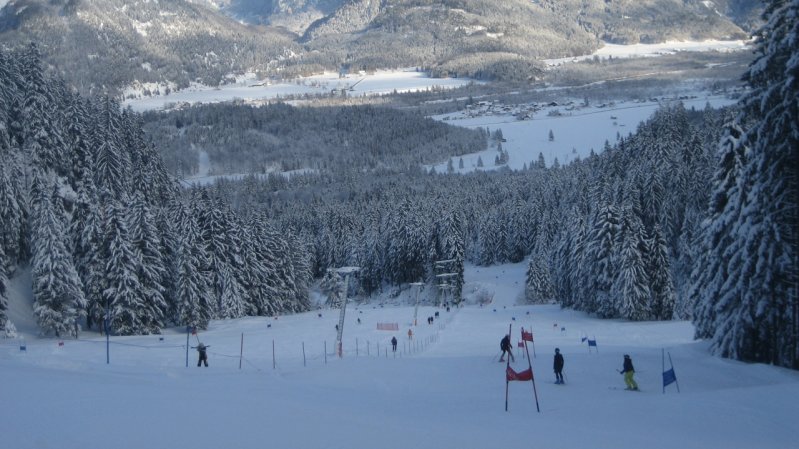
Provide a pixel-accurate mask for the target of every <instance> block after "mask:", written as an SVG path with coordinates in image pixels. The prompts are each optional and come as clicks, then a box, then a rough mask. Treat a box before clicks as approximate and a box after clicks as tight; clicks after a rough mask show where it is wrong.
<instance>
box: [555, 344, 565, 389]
mask: <svg viewBox="0 0 799 449" xmlns="http://www.w3.org/2000/svg"><path fill="white" fill-rule="evenodd" d="M553 368H554V369H555V383H556V384H562V383H564V382H563V355H561V353H560V348H555V363H554V365H553Z"/></svg>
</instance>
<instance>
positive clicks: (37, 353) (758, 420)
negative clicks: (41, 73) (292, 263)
mask: <svg viewBox="0 0 799 449" xmlns="http://www.w3.org/2000/svg"><path fill="white" fill-rule="evenodd" d="M524 266H525V264H517V265H504V266H498V267H492V268H475V267H469V268H468V269H467V273H466V280H467V284H468V286H471V288H476V287H478V286H479V287H481V288H482V289H484V290H491V291H493V293H494V303H492V304H490V305H488V306H483V307H480V306H478V305H475V304H469V305H466V306H465V307H463V308H460V309H451V311H450V312H447V311H446V310H445V309H440V308H439V309H436V308H433V307H431V306H430V305H424V306H423V307H421V308H420V310H419V316H420V317H427V316H429V315H433V314H434V313H435V312H436V311H438V312H439V314H440V319H439V320H437V321H435V323H434V324H433V325H427V324H426V323H424V321H422V323H424V324H420V325H419V326H416V327H414V328H413V329H414V340H413V345H414V346H413V349H411V346H410V345H409V344H408V340H407V337H406V336H405V332H406V331H407V328H408V327H410V324H411V320H412V315H413V307H411V306H410V305H409V302H408V301H409V298H410V297H411V296H410V292H406V293H405V295H403V296H401V297H400V298H395V299H394V300H389V299H388V298H384V300H383V301H382V302H383V303H384V305H383V306H382V307H381V306H380V303H381V301H380V300H375V301H373V302H371V303H368V304H362V305H360V306H356V305H354V304H350V306H349V307H348V309H347V311H348V313H347V321H346V325H345V329H344V343H345V351H346V353H345V357H344V358H342V359H338V358H336V357H335V356H334V355H333V351H332V342H333V341H334V339H335V329H334V324H335V323H336V322H337V321H338V310H337V309H333V310H330V309H322V310H320V311H313V312H308V313H305V314H300V315H295V316H281V317H279V318H277V319H274V318H245V319H240V320H232V321H224V322H214V323H212V325H211V327H210V329H209V330H208V331H207V332H204V333H201V334H200V335H199V336H197V337H195V336H192V337H191V339H190V344H191V345H196V344H197V341H200V340H201V341H203V342H204V343H205V344H208V345H210V346H211V347H210V349H209V351H210V352H209V359H210V367H209V368H197V367H195V366H194V364H195V362H196V353H195V352H194V351H193V350H192V351H191V352H190V353H189V366H188V367H185V364H186V352H185V347H184V346H183V345H185V343H186V335H185V334H184V333H181V332H180V330H179V329H178V330H174V331H171V332H168V333H167V334H165V335H164V340H163V341H159V339H158V337H157V336H148V337H125V338H122V337H113V338H112V344H111V351H110V364H106V358H105V357H106V353H105V340H104V339H103V338H101V337H100V336H97V335H96V334H95V335H91V334H87V335H84V336H83V337H82V338H83V340H81V341H70V340H66V341H65V342H64V345H63V346H58V345H57V340H52V339H44V340H38V339H35V338H33V337H30V336H29V337H28V338H26V341H25V344H26V347H27V351H26V352H20V351H19V347H18V346H19V345H18V342H17V341H0V366H2V369H0V384H2V385H5V386H14V388H4V390H3V403H4V407H3V409H2V410H3V411H2V412H0V432H2V434H3V435H4V444H6V445H8V447H14V448H19V449H28V448H41V447H59V448H65V449H71V448H79V447H86V445H87V444H91V443H92V442H102V441H114V445H115V447H118V448H122V449H125V448H141V447H152V448H167V447H192V448H199V449H201V448H218V447H236V448H243V449H247V448H262V447H264V446H269V447H293V448H319V447H325V448H353V447H383V448H390V449H391V448H406V447H414V448H478V449H479V448H496V447H506V446H510V447H531V446H533V447H548V448H575V447H591V448H614V449H625V448H640V447H648V448H672V447H680V448H687V449H691V448H697V449H699V448H715V447H723V448H730V449H738V448H741V449H743V448H752V447H770V448H780V449H787V448H791V447H794V444H795V441H796V439H797V437H799V430H798V429H797V428H796V426H795V425H794V422H793V421H794V419H795V416H797V413H798V412H799V406H797V404H796V402H795V401H794V400H793V398H795V397H796V395H797V394H798V393H799V375H798V374H797V373H796V372H794V371H789V370H784V369H779V368H774V367H769V366H764V365H749V364H743V363H738V362H733V361H728V360H721V359H717V358H714V357H710V356H708V355H707V351H706V345H705V344H704V343H701V342H699V343H696V342H692V341H691V339H692V333H693V331H692V327H691V325H690V324H689V323H685V322H668V323H646V322H644V323H628V322H619V321H604V320H596V319H593V318H590V317H587V316H585V315H584V314H581V313H574V312H569V311H562V310H560V309H559V308H558V307H557V306H524V305H517V304H516V297H517V296H518V295H519V293H520V287H518V285H520V284H522V279H523V273H524ZM478 270H479V271H478ZM517 283H518V284H517ZM423 297H424V296H423ZM319 313H321V314H322V316H321V317H319V316H318V314H319ZM528 313H529V314H528ZM356 318H361V323H360V324H358V323H357V321H356ZM514 318H515V319H514ZM377 322H397V323H398V324H399V326H400V330H399V331H398V332H396V333H394V332H387V331H377V330H376V323H377ZM555 323H557V326H553V324H555ZM509 324H513V334H514V337H515V338H518V335H519V334H518V329H519V327H520V326H526V327H528V328H532V330H533V332H534V335H535V352H536V357H535V358H533V360H532V364H533V368H534V371H535V375H536V390H537V396H538V401H539V405H540V409H541V412H540V413H538V412H537V411H536V406H535V401H534V395H533V390H532V385H531V384H530V383H527V382H514V383H511V384H510V385H509V393H510V395H509V403H508V412H505V398H504V394H505V381H504V370H505V364H504V363H497V362H496V361H493V360H492V358H493V359H494V360H495V357H496V355H497V353H498V352H499V347H498V346H499V345H498V344H499V338H500V337H501V335H502V334H503V333H505V332H506V331H507V329H508V325H509ZM561 327H565V328H566V330H565V331H561V330H560V328H561ZM582 333H585V334H587V335H588V336H591V337H595V338H596V339H597V342H598V348H599V351H598V352H591V353H589V352H588V348H587V346H585V344H584V343H581V342H580V336H581V334H582ZM242 335H243V354H244V360H243V363H242V369H241V370H240V369H239V353H240V350H241V348H242ZM392 335H397V337H398V339H399V345H398V347H399V353H398V354H397V356H396V357H394V356H393V354H392V353H391V352H390V351H389V352H388V357H386V353H385V349H386V348H387V345H388V341H389V340H390V338H391V336H392ZM356 339H357V341H358V346H357V348H358V354H357V355H356V354H355V351H356V343H355V341H356ZM367 341H368V343H367ZM273 342H274V345H275V348H276V351H275V354H276V355H275V360H276V363H275V364H276V368H275V369H273V366H272V345H273ZM325 342H327V348H328V356H327V363H325V358H324V355H323V352H324V343H325ZM367 344H368V347H369V355H367V354H366V347H367ZM378 344H379V345H380V356H379V357H377V356H376V350H377V345H378ZM303 347H304V349H305V359H304V358H303V352H302V350H303ZM554 347H559V348H560V349H561V351H562V352H563V353H564V355H565V358H566V366H565V370H564V372H565V374H566V379H567V384H566V385H564V386H559V385H554V384H553V383H552V374H551V368H550V366H551V363H552V358H551V354H552V352H553V349H554ZM661 348H666V349H667V350H668V351H669V353H670V354H671V356H672V359H673V361H674V366H675V371H676V374H677V379H678V382H679V387H680V391H681V392H680V393H677V388H676V386H675V385H670V386H669V387H668V390H667V393H666V394H665V395H664V394H663V393H662V388H661V384H660V373H661ZM530 349H531V354H532V348H530ZM515 353H516V356H517V358H516V362H515V363H514V364H513V367H514V368H515V369H516V370H517V371H518V370H522V369H525V368H526V367H527V360H526V359H523V358H522V357H521V356H520V354H519V352H518V350H515ZM624 353H629V354H631V355H632V357H633V361H634V364H635V368H636V371H637V373H636V378H637V380H638V383H639V385H640V386H641V388H642V392H640V393H631V392H626V391H620V390H618V389H620V388H622V387H623V382H622V379H621V376H620V375H619V374H618V373H617V372H616V370H617V369H619V368H621V361H622V357H621V356H622V354H624ZM303 360H305V363H304V362H303ZM666 363H667V364H668V361H667V362H666Z"/></svg>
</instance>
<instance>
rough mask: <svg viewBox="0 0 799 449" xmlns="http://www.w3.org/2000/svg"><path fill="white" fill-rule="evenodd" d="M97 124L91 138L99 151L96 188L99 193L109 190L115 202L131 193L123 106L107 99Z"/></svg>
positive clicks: (96, 163)
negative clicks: (129, 189)
mask: <svg viewBox="0 0 799 449" xmlns="http://www.w3.org/2000/svg"><path fill="white" fill-rule="evenodd" d="M94 120H95V124H94V126H93V134H92V137H91V138H92V140H91V142H92V145H93V146H94V149H95V154H94V160H95V169H94V184H95V185H96V186H97V188H98V189H108V190H109V191H110V192H111V194H112V195H113V197H114V198H121V196H122V194H123V193H125V192H128V185H127V184H128V179H130V178H129V176H128V174H129V173H130V160H129V156H128V154H127V153H125V152H124V151H123V148H125V143H124V142H123V141H122V123H121V118H120V113H119V104H118V103H117V102H116V101H114V100H112V99H111V98H108V97H106V98H105V100H104V101H103V102H102V103H101V104H100V107H99V108H98V111H97V114H96V117H95V119H94Z"/></svg>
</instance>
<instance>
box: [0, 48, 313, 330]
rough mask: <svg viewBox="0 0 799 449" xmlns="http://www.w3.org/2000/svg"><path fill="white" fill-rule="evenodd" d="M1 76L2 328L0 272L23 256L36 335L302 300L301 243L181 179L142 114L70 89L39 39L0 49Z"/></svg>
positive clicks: (304, 262)
mask: <svg viewBox="0 0 799 449" xmlns="http://www.w3.org/2000/svg"><path fill="white" fill-rule="evenodd" d="M0 79H1V80H2V84H0V216H2V222H0V329H5V330H6V332H7V333H9V334H12V333H13V331H14V326H13V323H10V322H9V321H8V316H7V310H8V300H9V298H8V297H7V282H8V279H9V277H11V276H14V275H16V274H17V273H18V272H19V271H20V270H24V269H26V268H27V267H29V268H30V271H31V274H32V280H33V285H32V290H33V300H34V304H33V309H34V314H35V317H36V319H37V321H38V324H39V326H40V330H41V332H42V334H44V335H57V336H62V337H63V336H66V335H70V334H74V332H75V331H76V330H77V329H78V327H79V326H83V325H86V326H88V327H89V328H101V327H102V325H103V323H104V321H107V324H108V326H109V330H110V331H111V332H114V333H117V334H142V333H158V332H160V330H161V329H162V328H164V327H166V326H171V325H181V326H183V325H190V326H198V327H201V328H202V327H205V326H206V325H207V324H208V321H209V320H210V319H212V318H231V317H238V316H244V315H274V314H278V313H285V312H296V311H301V310H307V309H308V307H309V300H308V285H309V283H310V280H311V279H310V271H309V265H308V252H307V251H306V249H305V246H304V245H303V244H302V242H300V241H298V240H297V238H296V237H295V236H293V235H291V234H289V233H278V232H277V231H276V230H275V229H274V228H273V227H272V226H271V225H270V224H269V223H268V222H267V221H266V220H264V219H262V218H260V217H257V216H254V215H251V216H250V217H249V218H248V219H247V220H244V219H243V218H241V217H239V216H238V215H237V214H235V213H232V212H231V211H230V207H229V205H227V204H225V203H224V202H220V201H216V200H212V199H211V198H210V197H209V196H208V195H207V193H205V192H203V191H202V190H197V191H190V192H184V191H181V190H179V189H178V188H177V185H176V182H175V181H174V178H173V177H172V176H170V175H169V174H168V172H167V171H166V169H165V168H164V166H163V164H162V163H161V159H160V157H159V156H158V154H157V152H156V151H155V149H154V147H153V146H152V145H151V144H149V143H148V142H147V140H146V139H145V137H144V133H143V132H142V130H141V121H140V117H139V116H137V115H135V114H132V113H129V112H127V111H121V110H120V107H119V104H118V103H116V102H115V101H113V100H111V99H109V98H108V97H104V98H99V97H95V98H91V99H84V98H83V97H81V96H79V95H77V94H74V93H72V92H71V91H70V90H69V89H67V88H66V87H65V86H64V83H63V81H62V80H61V79H59V78H56V77H50V76H48V75H47V74H46V73H45V71H44V70H43V68H42V64H41V56H40V53H39V50H38V47H37V46H36V45H30V46H29V47H28V48H26V49H25V50H22V51H15V52H8V51H2V52H0ZM14 300H23V298H14Z"/></svg>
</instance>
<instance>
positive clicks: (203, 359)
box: [197, 343, 210, 368]
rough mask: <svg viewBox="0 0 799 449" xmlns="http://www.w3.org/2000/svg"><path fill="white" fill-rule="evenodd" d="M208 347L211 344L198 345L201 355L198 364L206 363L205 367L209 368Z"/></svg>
mask: <svg viewBox="0 0 799 449" xmlns="http://www.w3.org/2000/svg"><path fill="white" fill-rule="evenodd" d="M208 348H210V346H205V345H204V344H202V343H199V344H198V345H197V352H198V353H199V355H200V358H199V359H198V360H197V366H200V365H201V364H203V363H205V367H206V368H208V354H207V353H206V352H205V351H206V349H208Z"/></svg>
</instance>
